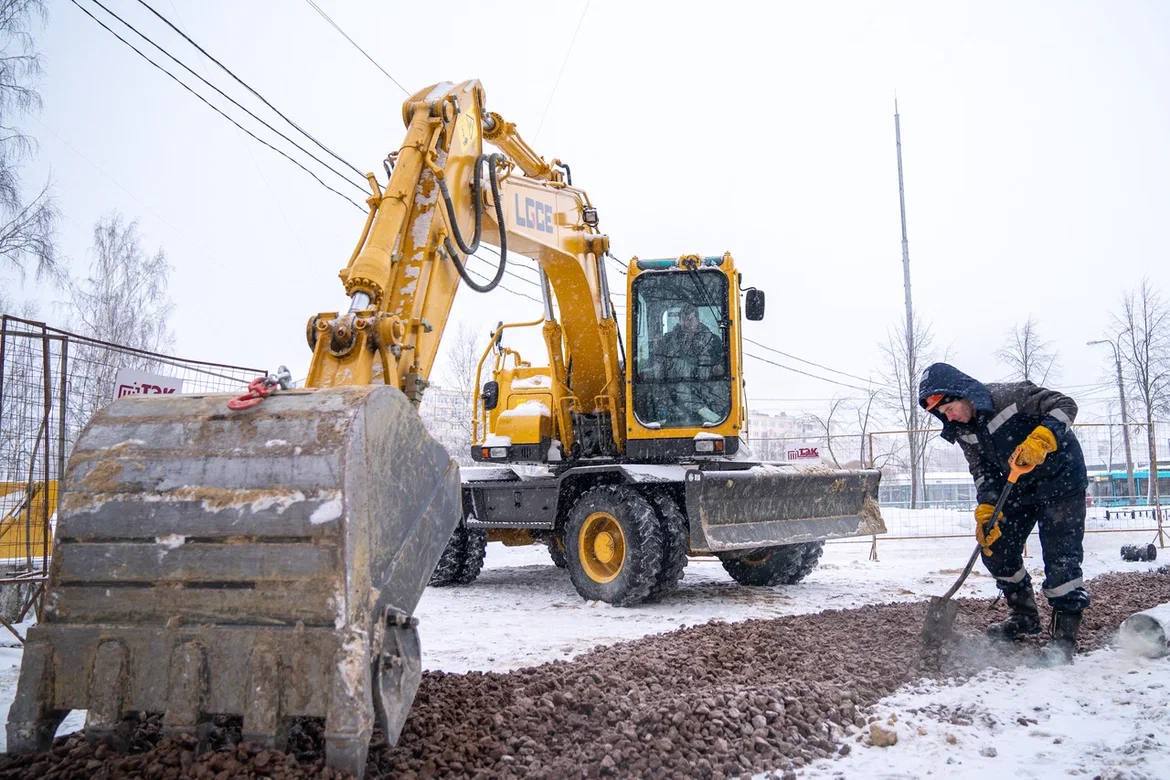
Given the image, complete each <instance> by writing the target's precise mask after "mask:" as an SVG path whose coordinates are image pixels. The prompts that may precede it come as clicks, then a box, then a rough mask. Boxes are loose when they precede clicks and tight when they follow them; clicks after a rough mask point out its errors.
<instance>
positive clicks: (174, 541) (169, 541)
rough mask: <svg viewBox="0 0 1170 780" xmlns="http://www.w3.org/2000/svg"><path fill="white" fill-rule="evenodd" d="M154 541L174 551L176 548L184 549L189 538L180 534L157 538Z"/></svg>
mask: <svg viewBox="0 0 1170 780" xmlns="http://www.w3.org/2000/svg"><path fill="white" fill-rule="evenodd" d="M154 541H155V542H157V543H158V544H161V545H162V546H163V547H166V548H167V549H168V550H173V549H175V548H176V547H182V546H183V544H184V543H186V541H187V537H185V536H181V535H180V534H166V535H165V536H156V537H155V538H154Z"/></svg>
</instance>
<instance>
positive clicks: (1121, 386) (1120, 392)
mask: <svg viewBox="0 0 1170 780" xmlns="http://www.w3.org/2000/svg"><path fill="white" fill-rule="evenodd" d="M1118 338H1120V336H1119V337H1118ZM1097 344H1108V345H1109V346H1110V347H1112V348H1113V362H1114V364H1115V365H1116V366H1117V397H1118V401H1119V402H1120V403H1121V440H1122V441H1124V442H1125V484H1126V489H1127V490H1129V498H1130V500H1131V501H1132V500H1134V499H1135V498H1136V496H1137V488H1136V487H1135V486H1134V482H1133V455H1132V454H1131V453H1130V449H1129V413H1128V412H1126V410H1125V380H1124V379H1122V376H1121V352H1120V350H1118V349H1117V344H1115V343H1114V342H1112V341H1109V340H1108V339H1097V340H1096V341H1090V342H1088V345H1089V346H1095V345H1097ZM1156 471H1157V469H1156V467H1151V469H1150V473H1151V474H1153V473H1156Z"/></svg>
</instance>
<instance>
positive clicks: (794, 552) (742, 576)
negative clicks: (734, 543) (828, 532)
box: [719, 542, 824, 585]
mask: <svg viewBox="0 0 1170 780" xmlns="http://www.w3.org/2000/svg"><path fill="white" fill-rule="evenodd" d="M823 551H824V542H805V543H803V544H785V545H780V546H778V547H760V548H757V549H755V550H748V551H745V552H735V553H721V554H720V555H719V560H720V561H721V562H722V563H723V568H724V569H725V570H726V571H727V573H728V574H730V575H731V577H732V579H734V580H735V581H736V582H738V583H739V584H740V585H795V584H796V583H798V582H800V581H801V580H803V579H804V578H805V577H807V576H808V575H809V573H810V572H812V570H813V569H815V568H816V567H817V562H818V561H819V560H820V559H821V553H822V552H823Z"/></svg>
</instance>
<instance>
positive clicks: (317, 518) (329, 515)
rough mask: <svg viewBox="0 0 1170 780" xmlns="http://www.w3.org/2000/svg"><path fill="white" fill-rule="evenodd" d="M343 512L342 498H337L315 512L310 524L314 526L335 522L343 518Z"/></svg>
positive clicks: (310, 517)
mask: <svg viewBox="0 0 1170 780" xmlns="http://www.w3.org/2000/svg"><path fill="white" fill-rule="evenodd" d="M341 511H342V504H341V496H335V497H334V498H331V499H330V500H328V501H326V502H325V503H324V504H322V505H321V506H319V507H317V508H316V509H315V510H313V514H311V515H310V516H309V522H310V523H312V524H313V525H321V524H322V523H330V522H333V521H334V520H336V519H337V518H339V517H341Z"/></svg>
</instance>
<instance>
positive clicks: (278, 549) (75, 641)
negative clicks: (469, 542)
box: [8, 387, 460, 776]
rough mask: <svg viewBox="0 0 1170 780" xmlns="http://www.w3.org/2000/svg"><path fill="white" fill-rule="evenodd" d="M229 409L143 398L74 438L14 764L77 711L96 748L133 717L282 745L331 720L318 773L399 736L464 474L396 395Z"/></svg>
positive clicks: (352, 765) (364, 390)
mask: <svg viewBox="0 0 1170 780" xmlns="http://www.w3.org/2000/svg"><path fill="white" fill-rule="evenodd" d="M227 400H228V396H220V395H209V396H151V397H147V396H135V397H130V398H126V399H122V400H119V401H117V402H115V403H114V404H112V405H110V406H109V407H107V408H106V409H104V410H103V411H101V412H99V413H98V414H97V415H96V416H95V417H94V419H93V420H92V421H91V422H90V424H89V425H88V427H87V428H86V429H85V431H84V432H83V433H82V435H81V438H80V440H79V441H78V443H77V445H76V447H75V449H74V452H73V454H72V456H71V457H70V459H69V464H68V467H67V469H66V474H65V480H64V485H63V492H62V496H61V502H60V509H59V519H58V527H57V538H56V543H55V547H54V552H53V559H52V563H51V565H50V570H49V581H48V586H47V591H46V597H45V605H44V610H43V617H42V620H41V622H40V623H39V624H38V625H36V626H34V627H33V628H31V629H30V630H29V633H28V637H27V641H26V644H25V650H24V661H23V664H22V667H21V672H20V680H19V683H18V688H17V693H16V698H15V701H14V702H13V705H12V708H11V710H10V712H9V718H8V749H9V750H10V751H34V750H44V749H47V748H48V747H49V744H50V742H51V740H52V738H53V735H54V733H55V731H56V728H57V726H58V724H59V723H60V722H61V720H62V718H63V717H64V716H65V715H66V714H67V713H68V712H69V711H70V710H75V709H83V710H88V713H87V715H86V721H85V732H86V735H87V736H88V737H90V738H93V739H113V740H115V741H117V740H118V739H119V738H120V737H122V736H123V735H124V732H125V729H126V727H127V724H126V718H127V716H130V715H135V714H138V713H162V723H163V727H164V729H165V730H166V731H167V732H170V733H175V732H181V733H193V734H196V735H198V734H199V733H200V731H201V728H200V727H201V725H202V724H204V723H206V722H208V721H209V719H210V718H211V717H212V716H214V715H221V714H222V715H235V716H241V717H242V723H243V735H244V737H245V738H246V739H250V740H254V741H259V742H261V743H264V744H267V745H271V746H275V747H281V746H282V743H283V740H284V736H285V730H286V726H287V722H288V720H289V719H290V718H293V717H298V716H310V717H322V718H324V720H325V750H326V762H327V764H328V765H329V766H332V767H335V768H338V769H341V770H343V771H347V772H350V773H353V774H354V775H357V776H361V775H362V774H363V772H364V768H365V761H366V753H367V750H368V746H369V740H370V735H371V733H372V730H373V726H374V723H375V721H378V722H380V723H381V725H382V727H383V728H384V730H385V732H386V737H387V740H388V741H389V742H390V743H391V744H393V742H395V741H396V740H397V738H398V734H399V733H400V731H401V728H402V725H403V723H404V722H405V719H406V713H407V711H408V710H409V709H410V705H411V702H412V700H413V698H414V694H415V691H416V689H417V687H418V684H419V679H420V676H421V661H420V656H419V644H418V634H417V631H416V629H415V625H416V620H415V619H414V618H413V617H411V613H412V612H413V611H414V608H415V606H416V604H417V603H418V600H419V598H420V596H421V595H422V592H423V589H424V588H425V587H426V585H427V581H428V579H429V578H430V575H431V571H432V569H433V568H434V566H435V564H436V562H437V561H438V559H439V556H440V554H441V553H442V551H443V547H444V546H445V545H446V543H447V540H448V539H449V538H450V537H451V533H452V531H453V530H454V527H455V525H456V523H457V521H458V519H459V515H460V498H459V474H458V468H457V466H456V465H455V463H454V462H453V461H452V460H451V459H450V458H449V457H448V455H447V453H446V452H445V451H444V449H443V448H442V447H441V446H440V445H439V444H437V443H436V442H435V441H434V440H432V439H431V438H430V437H429V436H428V435H427V433H426V431H425V430H424V429H423V426H422V423H421V421H420V418H419V416H418V414H417V413H416V411H415V409H414V408H413V406H412V405H411V403H410V402H409V401H408V400H407V399H406V397H405V396H404V395H403V394H402V393H400V392H399V391H398V390H396V389H393V388H390V387H347V388H340V389H330V390H318V391H288V392H283V393H278V394H276V395H273V396H271V397H270V398H268V399H267V400H265V401H264V402H263V403H262V404H260V405H258V406H256V407H254V408H252V409H249V410H245V411H238V412H233V411H229V410H228V409H227V406H226V402H227Z"/></svg>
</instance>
